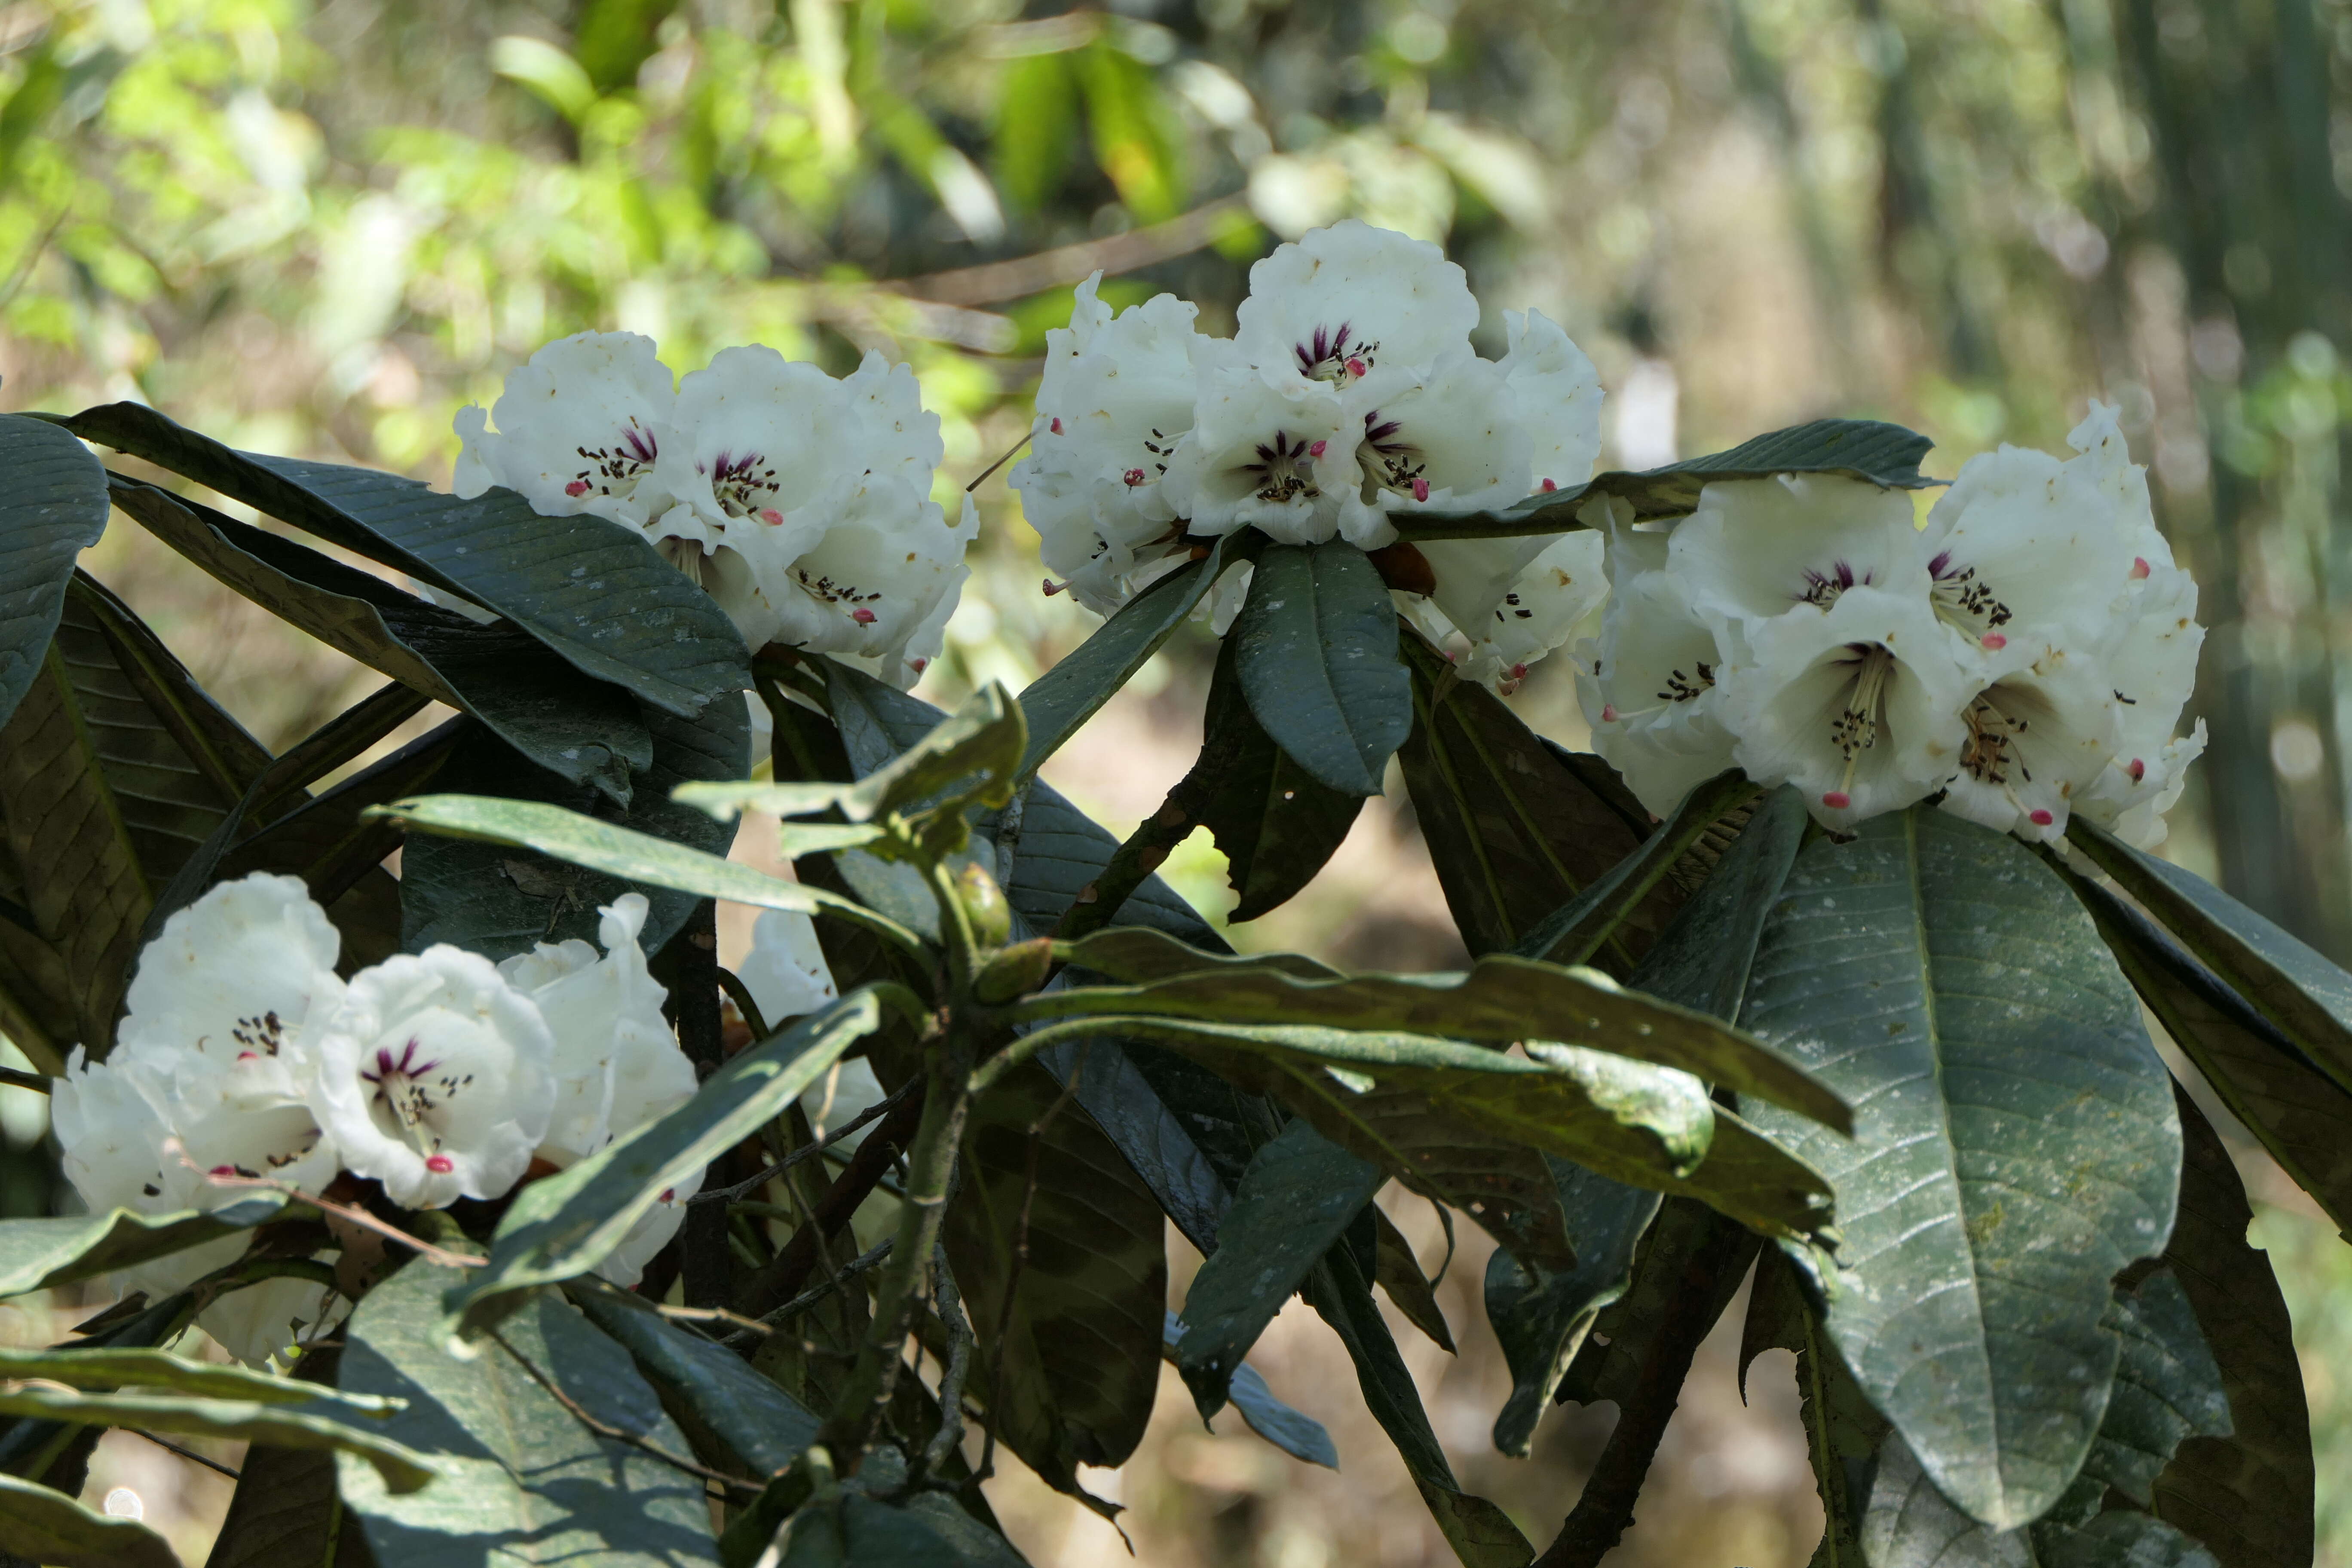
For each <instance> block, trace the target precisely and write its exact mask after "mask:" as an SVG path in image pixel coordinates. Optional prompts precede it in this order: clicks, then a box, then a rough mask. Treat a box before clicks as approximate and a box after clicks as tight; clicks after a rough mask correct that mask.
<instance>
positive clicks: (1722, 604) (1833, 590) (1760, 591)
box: [1666, 474, 1927, 658]
mask: <svg viewBox="0 0 2352 1568" xmlns="http://www.w3.org/2000/svg"><path fill="white" fill-rule="evenodd" d="M1666 569H1667V570H1668V571H1670V572H1672V573H1674V574H1675V576H1677V577H1678V578H1680V579H1681V580H1682V582H1683V584H1684V586H1685V591H1686V592H1687V593H1688V594H1689V595H1690V602H1691V605H1692V607H1693V608H1694V609H1696V611H1697V612H1698V613H1699V615H1700V616H1702V617H1704V618H1706V620H1707V621H1708V622H1709V624H1711V625H1714V626H1717V628H1718V630H1719V631H1721V632H1723V633H1724V634H1725V636H1726V646H1725V648H1724V652H1725V654H1726V655H1727V657H1733V658H1737V656H1738V641H1739V637H1740V636H1741V635H1742V634H1743V632H1744V631H1745V630H1747V629H1748V628H1751V627H1752V626H1754V625H1756V624H1758V623H1761V622H1764V621H1769V620H1772V619H1775V618H1777V617H1778V616H1782V615H1784V614H1786V613H1787V612H1788V611H1790V609H1792V608H1794V607H1797V606H1801V605H1810V606H1811V607H1812V609H1814V610H1815V611H1822V610H1827V609H1829V608H1831V607H1832V606H1833V605H1835V604H1836V603H1837V602H1838V599H1839V597H1840V595H1843V594H1845V593H1847V592H1849V591H1850V590H1852V589H1854V588H1858V587H1869V588H1876V589H1878V590H1879V591H1880V592H1881V593H1884V594H1888V595H1895V596H1897V597H1907V596H1910V595H1918V596H1919V597H1920V599H1921V600H1922V601H1923V602H1924V601H1925V599H1926V595H1927V568H1926V566H1925V564H1924V563H1922V562H1921V560H1920V558H1919V548H1918V530H1917V529H1916V528H1915V527H1914V526H1913V525H1912V521H1911V500H1910V496H1909V493H1908V492H1907V491H1904V490H1883V489H1879V488H1878V487H1877V486H1875V485H1872V484H1866V483H1864V482H1863V481H1862V480H1860V479H1838V478H1834V477H1831V476H1826V475H1805V474H1783V475H1780V477H1778V478H1775V479H1740V480H1734V481H1729V482H1726V483H1720V484H1712V485H1709V486H1707V487H1706V489H1704V490H1702V491H1700V492H1699V500H1698V507H1697V510H1695V511H1693V512H1692V513H1691V515H1690V516H1689V517H1688V518H1686V519H1685V520H1684V521H1682V523H1681V524H1679V525H1678V526H1677V527H1676V528H1675V531H1674V532H1673V534H1672V535H1671V536H1670V537H1669V543H1668V545H1667V550H1666Z"/></svg>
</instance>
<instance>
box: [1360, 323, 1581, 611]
mask: <svg viewBox="0 0 2352 1568" xmlns="http://www.w3.org/2000/svg"><path fill="white" fill-rule="evenodd" d="M1348 402H1349V405H1351V406H1353V407H1356V408H1360V410H1361V414H1360V421H1361V423H1362V426H1363V441H1362V443H1361V445H1360V446H1358V447H1356V448H1355V457H1356V462H1357V466H1358V468H1359V469H1360V472H1361V475H1362V478H1361V481H1360V484H1359V485H1358V486H1356V487H1354V488H1353V489H1350V490H1349V493H1348V494H1347V495H1345V496H1344V497H1342V498H1341V500H1340V505H1339V531H1340V533H1341V534H1343V535H1344V536H1346V537H1347V538H1348V539H1349V540H1352V541H1355V542H1360V543H1384V542H1387V541H1388V540H1390V539H1392V538H1394V537H1395V531H1394V529H1393V527H1392V526H1391V523H1390V520H1389V514H1390V513H1391V512H1399V511H1405V512H1410V511H1415V510H1423V509H1424V508H1435V507H1492V506H1505V505H1508V504H1509V503H1510V502H1512V501H1515V500H1519V499H1520V498H1521V497H1523V496H1525V495H1526V494H1527V493H1528V491H1530V490H1532V489H1535V483H1534V480H1533V479H1532V478H1531V477H1530V471H1529V468H1528V451H1529V448H1530V443H1529V440H1528V432H1527V430H1526V429H1525V427H1524V426H1522V425H1521V423H1520V420H1519V405H1518V399H1517V396H1516V395H1514V394H1513V391H1512V388H1511V385H1510V383H1509V381H1508V380H1507V377H1506V375H1505V373H1504V371H1503V367H1502V366H1501V365H1499V364H1497V363H1495V362H1493V361H1491V360H1483V359H1480V358H1479V357H1478V356H1477V355H1476V354H1475V353H1471V352H1470V347H1469V345H1468V344H1467V343H1464V344H1462V345H1461V346H1460V347H1457V348H1451V349H1448V350H1446V351H1445V352H1444V353H1442V354H1440V355H1439V356H1438V358H1437V360H1436V362H1435V363H1433V364H1432V365H1430V366H1429V367H1428V368H1427V369H1426V370H1423V371H1420V372H1417V373H1416V372H1400V373H1394V374H1391V373H1386V372H1382V373H1376V374H1374V375H1372V376H1371V377H1370V378H1369V379H1367V380H1365V381H1364V382H1363V383H1361V384H1360V385H1358V386H1356V387H1355V388H1354V389H1353V390H1352V391H1351V392H1350V393H1349V397H1348ZM1538 548H1540V546H1538ZM1519 564H1524V562H1522V563H1519ZM1465 629H1467V628H1465Z"/></svg>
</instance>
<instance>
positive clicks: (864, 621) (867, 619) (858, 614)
mask: <svg viewBox="0 0 2352 1568" xmlns="http://www.w3.org/2000/svg"><path fill="white" fill-rule="evenodd" d="M849 618H850V619H851V620H853V621H856V623H857V624H858V625H859V626H872V625H873V624H874V612H873V611H871V610H869V609H867V608H866V606H865V605H858V606H857V608H856V609H854V610H852V611H850V612H849Z"/></svg>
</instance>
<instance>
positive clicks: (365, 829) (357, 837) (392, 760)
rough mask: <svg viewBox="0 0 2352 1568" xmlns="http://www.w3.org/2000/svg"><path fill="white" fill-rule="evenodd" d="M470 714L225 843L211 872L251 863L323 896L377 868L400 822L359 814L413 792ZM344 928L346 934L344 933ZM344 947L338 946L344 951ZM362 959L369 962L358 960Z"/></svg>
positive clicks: (442, 761)
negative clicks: (239, 838) (302, 883)
mask: <svg viewBox="0 0 2352 1568" xmlns="http://www.w3.org/2000/svg"><path fill="white" fill-rule="evenodd" d="M469 725H470V721H467V720H464V719H452V720H450V721H448V722H447V723H446V724H441V725H438V726H436V727H435V728H434V729H432V730H431V731H427V732H426V733H425V734H423V735H420V736H418V737H417V738H416V739H415V740H414V741H411V742H409V743H408V744H407V745H405V746H403V747H402V748H401V749H400V750H398V751H397V752H394V753H393V754H392V755H390V756H388V757H385V758H383V760H382V761H380V762H377V763H371V764H370V765H368V766H367V767H364V768H362V769H361V770H360V771H359V772H358V773H353V774H352V776H351V777H349V778H347V779H345V780H343V782H342V783H341V784H337V785H335V786H334V787H333V788H332V789H330V790H328V791H327V792H326V793H325V794H324V795H319V796H317V797H316V798H315V799H312V800H310V801H306V802H305V803H303V804H302V805H298V806H296V807H295V808H294V809H293V810H291V811H289V812H288V813H286V815H284V816H280V817H278V818H277V819H276V820H274V821H272V822H270V823H269V824H268V826H264V827H261V828H259V829H258V830H257V831H256V832H255V833H254V835H253V837H250V838H247V839H245V840H244V841H242V842H241V843H238V844H237V845H236V846H235V847H232V848H230V849H228V850H227V851H226V852H225V853H224V854H223V855H222V856H221V858H220V864H219V866H218V867H217V868H216V871H215V875H216V876H217V878H218V879H221V880H227V879H232V878H236V877H242V876H245V875H247V873H249V872H253V871H277V872H280V873H283V874H285V875H288V876H297V877H300V878H301V879H303V880H304V881H305V882H307V883H308V884H310V892H311V896H312V897H313V898H316V899H320V900H322V901H327V902H328V911H329V913H333V912H334V908H335V906H334V904H333V903H332V902H331V901H330V900H332V899H333V898H335V897H336V896H338V895H339V894H340V893H341V891H342V890H343V889H351V888H352V887H353V886H354V884H355V883H356V884H365V883H367V882H371V881H373V880H374V879H375V877H376V876H378V875H381V874H382V873H378V872H375V871H373V868H375V867H377V866H378V865H379V864H380V863H381V862H382V861H383V858H384V857H385V856H387V855H390V854H391V853H392V852H393V851H394V850H395V849H397V848H399V847H400V829H399V827H398V826H396V825H394V824H393V823H390V822H386V821H383V820H382V819H380V818H377V817H373V816H369V815H367V812H368V808H369V807H370V806H376V805H384V804H385V803H386V802H389V801H393V800H397V799H399V798H400V797H401V796H403V795H415V794H416V793H417V792H418V791H420V790H422V789H423V788H424V787H425V785H427V784H431V783H432V782H433V781H434V780H435V779H436V778H437V777H438V776H439V775H440V773H441V770H442V769H443V768H444V767H446V765H447V764H448V762H449V759H450V757H451V756H453V755H454V754H455V753H456V752H457V746H458V743H459V742H461V741H462V740H463V739H464V737H465V735H466V733H467V730H468V728H469ZM393 901H394V925H393V932H392V938H393V940H392V943H391V947H390V948H389V949H388V950H387V951H395V952H396V951H397V950H398V948H399V936H400V932H399V921H398V912H399V911H398V902H399V889H397V888H396V887H395V888H394V889H393ZM350 934H351V933H350V932H349V931H348V930H346V932H345V936H346V940H347V941H348V940H349V939H350ZM349 953H350V950H349V949H348V948H347V949H346V956H349ZM362 962H373V960H363V961H362Z"/></svg>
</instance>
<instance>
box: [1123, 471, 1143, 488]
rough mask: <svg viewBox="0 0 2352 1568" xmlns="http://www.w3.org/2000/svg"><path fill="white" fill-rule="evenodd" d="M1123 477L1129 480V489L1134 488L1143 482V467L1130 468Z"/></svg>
mask: <svg viewBox="0 0 2352 1568" xmlns="http://www.w3.org/2000/svg"><path fill="white" fill-rule="evenodd" d="M1123 477H1124V478H1125V479H1126V480H1127V486H1128V489H1134V488H1135V487H1136V486H1138V485H1139V484H1141V483H1142V482H1143V470H1142V469H1141V468H1129V469H1128V470H1127V473H1126V474H1125V475H1124V476H1123Z"/></svg>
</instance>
